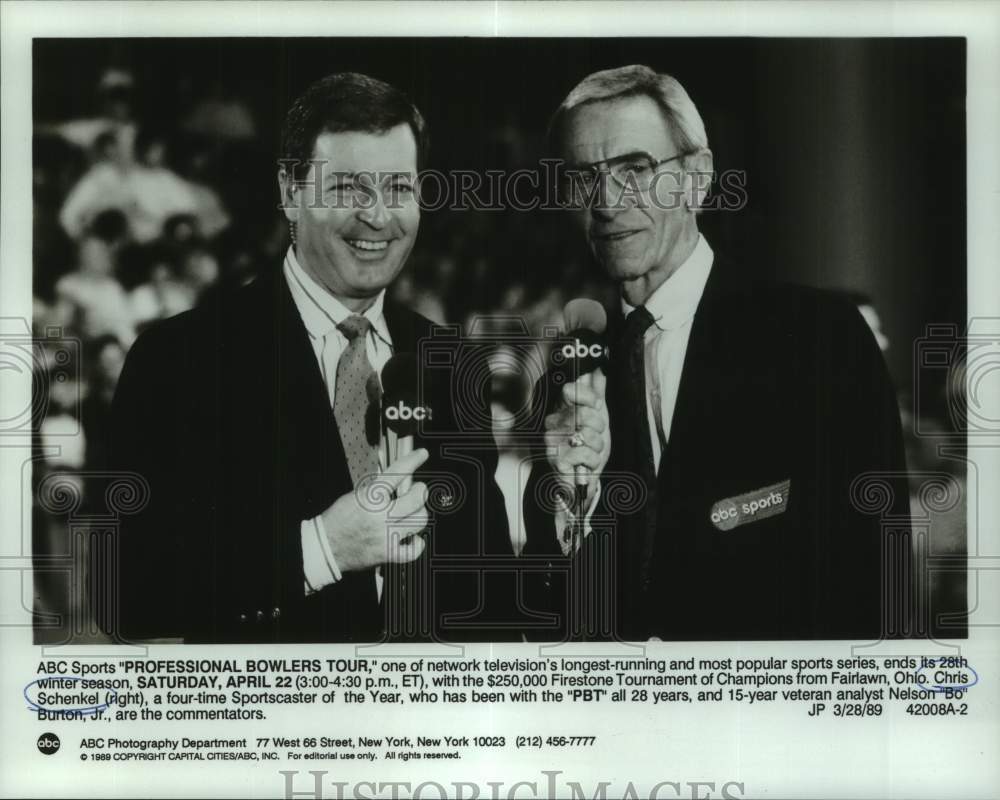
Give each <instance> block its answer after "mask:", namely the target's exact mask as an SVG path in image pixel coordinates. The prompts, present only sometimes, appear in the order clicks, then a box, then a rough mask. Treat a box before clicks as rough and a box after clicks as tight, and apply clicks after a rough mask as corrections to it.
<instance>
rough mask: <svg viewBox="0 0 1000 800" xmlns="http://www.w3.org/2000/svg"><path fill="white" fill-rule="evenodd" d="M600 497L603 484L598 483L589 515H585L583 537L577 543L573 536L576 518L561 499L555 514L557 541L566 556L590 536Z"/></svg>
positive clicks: (588, 511) (578, 538) (588, 509)
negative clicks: (591, 524) (591, 523)
mask: <svg viewBox="0 0 1000 800" xmlns="http://www.w3.org/2000/svg"><path fill="white" fill-rule="evenodd" d="M600 496H601V483H600V481H598V482H597V491H596V492H594V497H593V499H592V500H591V501H590V506H589V507H588V508H587V513H586V514H584V515H583V526H582V527H583V536H580V537H576V538H577V540H576V541H574V536H573V531H574V529H575V528H576V527H577V525H576V524H575V523H576V516H575V515H574V514H573V512H572V511H571V510H570V509H569V507H568V506H567V505H566V504H565V503H564V502H563V500H562V498H559V508H557V509H556V513H555V524H556V539H557V540H558V541H559V547H561V548H562V551H563V555H564V556H568V555H570V553H575V552H576V551H577V550H578V549H579V548H580V545H581V544H583V540H584V539H586V538H587V536H589V535H590V518H591V517H592V516H593V514H594V509H595V508H597V501H598V499H599V498H600Z"/></svg>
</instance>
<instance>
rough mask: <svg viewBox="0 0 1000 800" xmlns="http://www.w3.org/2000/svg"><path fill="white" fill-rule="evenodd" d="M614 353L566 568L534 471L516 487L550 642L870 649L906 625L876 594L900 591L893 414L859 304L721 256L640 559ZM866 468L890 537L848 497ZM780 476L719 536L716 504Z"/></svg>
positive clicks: (901, 491) (621, 376)
mask: <svg viewBox="0 0 1000 800" xmlns="http://www.w3.org/2000/svg"><path fill="white" fill-rule="evenodd" d="M620 316H621V315H620V313H619V314H618V317H619V318H618V319H616V320H614V322H613V324H612V326H611V330H610V331H609V334H610V338H611V341H612V343H613V342H614V341H615V337H616V329H617V328H620V326H621V319H620ZM612 347H613V344H612ZM625 360H626V359H624V358H617V359H616V358H615V353H614V351H613V350H612V354H611V365H610V367H609V372H610V375H609V380H608V397H607V402H608V407H609V413H610V422H611V437H612V452H611V456H610V460H609V463H608V465H607V468H606V470H605V473H604V479H603V482H602V485H603V487H604V488H603V490H602V496H601V501H600V503H599V504H598V507H597V509H596V511H595V514H594V523H593V526H594V531H593V533H592V534H591V535H590V536H589V537H588V539H587V540H586V542H585V545H584V547H583V548H581V550H580V552H579V554H577V556H576V557H575V558H574V559H572V562H573V563H570V562H571V560H570V559H566V558H563V557H562V556H561V551H560V550H559V547H558V542H557V541H556V538H555V531H554V526H553V522H552V516H551V514H550V513H549V512H548V510H547V509H545V508H544V507H542V505H540V504H539V503H537V502H535V500H534V498H536V497H538V496H540V495H544V491H542V492H539V490H538V488H537V487H538V485H539V482H540V481H544V480H545V473H546V468H545V465H544V463H545V462H544V460H539V461H538V462H536V468H535V469H534V471H533V474H532V484H533V485H532V486H529V489H528V491H527V492H526V493H525V517H526V521H527V536H528V541H527V545H526V547H525V551H524V555H527V556H529V557H533V558H534V559H536V561H537V560H544V559H548V560H549V561H550V563H551V566H552V569H551V570H550V571H548V572H544V571H543V572H542V573H541V576H542V577H541V579H539V580H536V581H534V582H533V586H534V594H533V600H532V603H533V605H534V607H535V608H537V609H539V610H547V611H549V612H550V613H552V614H554V616H553V617H552V618H550V621H551V623H552V625H551V627H550V629H549V631H548V633H547V634H546V635H547V636H550V637H552V638H563V637H569V638H588V637H595V638H621V639H627V640H645V639H647V638H649V637H650V636H658V637H660V638H662V639H664V640H696V639H810V638H879V635H880V634H881V633H882V629H883V616H884V615H885V616H887V617H891V618H892V619H891V620H889V623H890V627H891V628H893V633H895V634H898V633H900V632H901V631H902V629H903V628H902V626H903V620H902V617H901V616H900V614H901V613H902V612H900V611H899V609H897V608H889V607H887V605H886V603H885V602H884V598H883V596H882V591H883V586H886V587H887V590H888V584H887V583H886V582H887V581H891V582H892V592H900V591H902V592H904V593H905V591H907V590H908V588H907V587H908V586H909V558H910V556H909V521H908V505H907V502H908V501H907V497H908V493H907V487H906V481H905V477H904V470H905V464H904V456H903V444H902V437H901V433H900V422H899V414H898V410H897V405H896V395H895V393H894V391H893V388H892V386H891V384H890V381H889V378H888V375H887V372H886V368H885V365H884V362H883V359H882V356H881V353H880V352H879V349H878V347H877V345H876V343H875V340H874V337H873V336H872V334H871V332H870V330H869V329H868V328H867V326H866V325H865V323H864V321H863V319H862V318H861V316H860V314H859V313H858V312H857V310H856V309H855V308H853V307H852V306H851V305H850V304H848V303H846V302H843V301H841V300H840V299H837V298H835V297H833V296H830V295H827V294H826V293H823V292H820V291H818V290H810V289H806V288H801V287H792V286H773V285H765V284H761V283H755V282H753V281H751V280H749V279H748V278H747V276H746V273H745V271H744V270H743V269H741V268H739V267H737V266H735V265H733V264H730V263H727V262H726V261H725V260H724V259H721V258H719V257H718V255H717V256H716V259H715V263H714V265H713V267H712V271H711V274H710V276H709V279H708V283H707V285H706V287H705V291H704V294H703V296H702V299H701V302H700V305H699V307H698V311H697V314H696V316H695V318H694V322H693V327H692V330H691V335H690V339H689V342H688V348H687V354H686V357H685V361H684V366H683V372H682V377H681V381H680V387H679V392H678V397H677V404H676V408H675V412H674V417H673V422H672V428H671V434H670V440H669V442H668V444H667V447H666V448H665V450H664V452H663V455H662V460H661V463H660V468H659V472H658V475H657V477H656V487H655V488H656V495H655V496H656V501H657V517H656V520H657V522H656V532H655V536H654V537H653V551H652V554H651V555H650V556H646V555H644V554H643V552H642V531H641V530H639V529H638V528H639V527H640V526H639V520H638V517H637V514H636V513H635V506H636V502H635V498H634V497H631V498H630V497H629V492H631V491H634V490H635V486H636V479H635V478H630V477H629V475H630V473H634V472H635V470H636V466H635V465H636V464H637V463H638V462H637V460H636V456H635V454H634V453H632V452H631V449H632V448H631V447H629V446H628V444H627V443H626V442H624V441H622V438H623V437H622V436H620V435H618V436H616V432H620V430H621V427H622V424H623V420H625V419H626V417H627V416H628V415H631V416H632V417H635V415H636V409H635V408H627V407H625V405H624V400H623V394H622V392H621V387H622V386H623V385H624V383H625V381H627V380H628V376H627V374H625V372H624V371H623V370H624V369H627V367H624V362H625ZM545 394H546V396H547V397H549V398H554V397H555V396H556V393H555V392H547V393H545ZM869 472H880V473H885V477H884V479H883V482H882V486H883V488H884V489H885V492H886V494H885V495H884V496H885V497H887V498H888V499H887V501H886V503H885V504H884V505H885V508H884V511H885V512H886V513H887V514H888V515H890V516H893V522H892V524H891V526H888V527H887V528H886V530H884V529H883V524H882V519H883V518H882V516H881V515H880V514H879V513H870V512H872V511H874V510H875V507H876V506H877V505H878V501H877V500H873V497H874V495H872V493H871V487H869V491H867V492H865V494H866V498H863V499H862V502H856V501H852V483H853V482H854V481H855V479H856V478H859V476H862V475H863V474H864V473H869ZM785 481H788V482H789V486H788V490H787V496H786V498H785V502H784V503H783V504H781V506H780V508H781V511H780V513H775V514H773V515H771V516H767V517H766V518H765V517H764V516H763V515H760V516H759V517H757V516H754V517H752V519H753V520H754V521H750V522H747V523H746V524H742V525H740V526H738V527H735V528H733V529H731V530H721V529H720V528H719V526H717V525H716V524H713V521H712V519H711V513H712V510H713V507H716V503H717V502H718V501H722V500H727V499H732V498H738V497H739V496H740V495H743V494H745V493H748V492H754V491H755V490H759V489H765V488H767V487H773V486H775V485H776V484H782V483H783V482H785ZM854 490H855V494H858V492H860V491H861V487H860V485H857V486H855V489H854ZM763 494H764V495H767V492H764V493H763ZM875 494H876V495H878V499H881V498H882V497H883V495H879V494H878V491H876V492H875ZM727 505H729V504H723V506H724V507H725V506H727ZM716 508H717V507H716ZM887 530H888V532H887ZM883 551H884V552H883ZM644 562H645V563H644ZM644 574H645V575H648V582H646V583H644V582H643V580H642V576H643V575H644ZM581 608H582V609H583V611H582V612H581V611H580V609H581ZM602 615H604V617H603V618H602Z"/></svg>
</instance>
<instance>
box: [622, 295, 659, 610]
mask: <svg viewBox="0 0 1000 800" xmlns="http://www.w3.org/2000/svg"><path fill="white" fill-rule="evenodd" d="M652 324H653V316H652V314H650V313H649V311H648V310H647V309H646V308H645V306H638V307H637V308H635V309H633V311H632V312H631V313H630V314H629V315H628V317H626V319H625V329H624V331H623V333H622V338H621V343H620V348H621V349H620V351H619V352H620V353H621V354H622V356H623V357H624V359H625V360H626V362H627V363H626V364H625V365H624V366H626V368H627V371H626V377H627V380H626V381H625V396H626V400H627V403H626V405H625V410H626V412H627V413H626V414H625V415H624V416H625V418H626V420H629V421H630V424H629V423H626V426H625V427H626V431H625V435H626V436H628V437H629V439H630V440H631V441H630V442H629V444H630V445H631V447H630V450H631V452H632V453H633V458H632V459H631V461H632V463H631V466H632V467H633V468H634V469H635V471H636V474H637V475H638V477H639V478H640V479H641V480H642V482H643V484H644V485H645V487H646V498H647V499H646V503H645V505H644V506H643V507H642V508H641V509H640V510H639V512H638V513H637V514H636V517H635V519H636V528H635V529H634V530H633V531H632V532H631V534H632V535H633V536H635V538H636V539H637V540H638V541H633V542H632V543H631V544H632V546H631V547H630V548H629V549H630V550H631V551H632V552H633V553H634V554H635V556H636V557H637V558H638V564H637V565H636V566H637V568H638V576H639V586H640V588H641V590H642V591H645V590H646V589H648V588H649V580H650V566H651V565H650V562H651V561H652V558H653V548H654V545H655V543H656V467H655V465H654V463H653V445H652V441H651V440H650V435H649V416H648V415H647V412H646V402H647V401H646V359H645V335H646V330H647V329H648V328H649V326H650V325H652Z"/></svg>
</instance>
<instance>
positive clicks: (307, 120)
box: [281, 72, 428, 181]
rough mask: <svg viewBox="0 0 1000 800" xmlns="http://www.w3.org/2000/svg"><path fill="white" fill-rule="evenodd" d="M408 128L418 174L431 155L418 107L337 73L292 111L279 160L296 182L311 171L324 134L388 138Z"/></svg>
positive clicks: (380, 84)
mask: <svg viewBox="0 0 1000 800" xmlns="http://www.w3.org/2000/svg"><path fill="white" fill-rule="evenodd" d="M404 123H405V124H406V125H409V126H410V130H411V131H413V138H414V139H415V140H416V143H417V168H418V169H420V168H421V166H422V165H423V163H424V159H425V158H426V155H427V147H428V139H427V129H426V128H427V126H426V123H425V122H424V118H423V117H422V116H421V114H420V112H419V111H418V110H417V107H416V106H415V105H413V103H411V102H410V99H409V98H408V97H407V96H406V95H405V94H403V92H401V91H400V90H399V89H397V88H395V87H394V86H390V85H389V84H388V83H385V82H384V81H380V80H378V79H376V78H371V77H369V76H368V75H362V74H360V73H358V72H337V73H335V74H333V75H327V76H326V77H325V78H321V79H320V80H318V81H316V82H315V83H313V84H312V85H310V86H309V88H307V89H306V90H305V91H304V92H303V93H302V95H301V96H300V97H299V99H298V100H296V101H295V103H294V104H293V105H292V107H291V108H290V109H289V110H288V114H287V116H286V117H285V128H284V131H283V133H282V144H281V158H282V161H283V162H285V163H286V164H290V166H291V173H292V179H293V180H295V181H301V180H304V179H305V176H306V173H307V172H308V171H309V160H310V159H311V158H312V157H313V152H314V150H315V147H316V139H317V137H319V135H320V134H321V133H341V132H344V131H363V132H365V133H385V132H386V131H389V130H391V129H392V128H395V127H396V126H397V125H402V124H404Z"/></svg>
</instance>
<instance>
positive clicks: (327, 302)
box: [283, 248, 392, 596]
mask: <svg viewBox="0 0 1000 800" xmlns="http://www.w3.org/2000/svg"><path fill="white" fill-rule="evenodd" d="M283 270H284V274H285V281H286V282H287V283H288V288H289V290H290V291H291V293H292V300H294V301H295V307H296V308H297V309H298V311H299V316H300V317H301V318H302V323H303V324H304V325H305V328H306V332H307V333H308V334H309V342H310V344H312V348H313V353H314V354H315V355H316V362H317V364H318V365H319V369H320V372H321V374H323V376H324V378H325V379H326V390H327V393H328V395H329V397H330V413H331V414H333V399H334V396H335V393H336V388H337V387H336V383H337V370H336V367H335V364H336V362H337V359H339V358H340V356H341V354H342V353H343V352H344V350H345V349H347V344H348V342H347V337H346V336H344V335H343V334H342V333H341V332H340V331H339V330H337V325H339V324H340V323H341V322H343V321H344V320H345V319H347V317H349V316H351V315H352V314H353V313H354V312H352V311H351V310H350V309H348V308H347V307H346V306H345V305H344V304H343V303H341V302H340V301H339V300H337V298H336V297H334V296H333V295H332V294H330V293H329V292H328V291H327V290H326V289H324V288H323V287H322V286H320V285H319V284H318V283H316V281H314V280H313V279H312V278H310V277H309V275H307V274H306V271H305V270H304V269H302V266H301V265H300V264H299V262H298V260H297V259H296V258H295V253H294V251H293V250H292V248H289V249H288V254H287V255H286V256H285V265H284V268H283ZM384 302H385V290H383V291H381V292H379V294H378V296H377V297H376V298H375V302H373V303H372V304H371V305H370V306H369V307H368V309H367V310H366V311H365V312H364V316H365V317H367V318H368V321H369V322H371V324H372V327H371V332H370V333H369V335H368V337H367V339H366V342H365V344H366V345H367V348H366V349H367V352H368V360H369V361H370V362H371V364H372V367H374V369H375V372H376V374H379V373H380V372H381V370H382V367H384V366H385V362H386V361H388V360H389V357H390V356H391V355H392V338H391V337H390V336H389V329H388V327H386V324H385V317H384V316H383V314H382V306H383V303H384ZM324 364H325V365H326V366H324ZM379 452H380V453H381V448H380V449H379ZM382 467H383V468H384V467H385V465H384V464H383V465H382ZM301 536H302V568H303V572H304V575H303V578H304V583H305V591H306V594H312V593H313V592H318V591H319V590H320V589H322V588H323V587H324V586H327V585H328V584H331V583H334V582H336V581H338V580H340V577H341V574H340V569H339V568H338V566H337V562H336V560H335V559H334V557H333V551H332V550H331V549H330V541H329V539H328V538H327V535H326V530H325V529H324V526H323V519H322V516H317V517H314V518H313V519H307V520H303V521H302V526H301ZM375 580H376V586H377V588H378V590H379V596H381V589H382V578H381V575H380V574H378V573H376V577H375Z"/></svg>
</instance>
